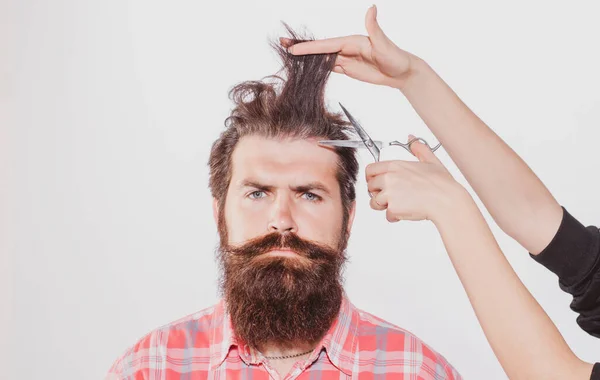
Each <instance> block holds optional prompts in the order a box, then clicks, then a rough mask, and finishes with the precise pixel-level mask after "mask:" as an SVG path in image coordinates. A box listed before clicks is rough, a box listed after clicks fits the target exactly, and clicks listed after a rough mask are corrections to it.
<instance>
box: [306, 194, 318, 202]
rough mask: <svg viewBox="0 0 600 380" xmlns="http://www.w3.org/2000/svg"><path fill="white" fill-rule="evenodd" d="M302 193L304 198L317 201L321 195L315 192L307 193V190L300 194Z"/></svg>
mask: <svg viewBox="0 0 600 380" xmlns="http://www.w3.org/2000/svg"><path fill="white" fill-rule="evenodd" d="M302 195H303V196H304V197H305V198H306V199H308V200H309V201H312V202H318V201H320V200H321V197H320V196H318V195H317V194H315V193H308V192H307V193H304V194H302Z"/></svg>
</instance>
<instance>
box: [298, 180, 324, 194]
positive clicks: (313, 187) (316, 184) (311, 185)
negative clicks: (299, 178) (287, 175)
mask: <svg viewBox="0 0 600 380" xmlns="http://www.w3.org/2000/svg"><path fill="white" fill-rule="evenodd" d="M290 188H291V189H292V190H294V191H296V192H301V193H304V192H307V191H311V190H320V191H322V192H324V193H325V194H327V195H331V193H330V192H329V189H328V188H327V186H325V185H324V184H322V183H321V182H310V183H309V184H306V185H300V186H291V187H290Z"/></svg>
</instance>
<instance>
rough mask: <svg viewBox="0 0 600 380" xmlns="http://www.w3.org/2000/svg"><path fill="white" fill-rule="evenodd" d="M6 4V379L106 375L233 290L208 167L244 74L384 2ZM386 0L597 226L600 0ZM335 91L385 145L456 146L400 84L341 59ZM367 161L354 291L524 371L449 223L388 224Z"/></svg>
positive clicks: (455, 345) (418, 329)
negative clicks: (477, 312) (297, 34)
mask: <svg viewBox="0 0 600 380" xmlns="http://www.w3.org/2000/svg"><path fill="white" fill-rule="evenodd" d="M6 1H8V0H3V2H2V5H1V7H0V10H1V12H0V13H1V14H2V16H1V17H2V19H3V20H4V21H3V22H2V25H1V29H0V31H1V32H2V33H0V34H2V36H3V37H2V44H3V45H2V54H3V57H4V58H5V59H2V60H1V61H2V62H1V65H2V66H1V68H2V71H1V74H2V77H1V81H0V95H1V98H0V99H1V101H2V107H1V108H0V111H1V113H0V116H1V117H2V123H1V124H0V125H1V126H2V130H1V135H0V138H1V144H2V146H1V148H2V150H1V152H2V156H1V157H2V161H1V166H0V167H1V168H2V171H3V173H2V178H3V181H2V182H3V184H2V186H0V188H1V191H2V197H1V198H2V202H3V203H2V204H1V206H2V209H1V211H0V213H1V214H2V217H1V218H0V221H1V222H2V229H1V231H2V234H1V235H0V236H1V239H0V241H1V245H0V248H1V250H2V252H1V253H2V255H1V256H0V259H1V261H0V289H1V290H2V294H1V303H0V305H1V307H2V312H1V313H0V316H1V318H2V320H1V321H0V334H1V338H0V344H1V346H0V349H1V351H0V360H2V361H5V362H6V363H0V364H1V367H0V368H2V369H3V370H2V371H3V372H2V373H0V378H2V379H5V378H6V379H42V378H43V379H93V378H102V377H103V376H104V374H105V372H106V370H107V369H108V367H109V366H110V365H111V364H112V362H113V360H114V359H116V358H117V357H118V356H119V355H120V354H121V353H122V352H123V351H124V350H125V349H126V348H127V347H128V346H130V345H131V344H133V343H134V342H135V341H136V340H137V339H138V338H140V337H141V336H142V335H144V334H146V333H147V332H148V331H150V330H152V329H154V328H156V327H158V326H160V325H162V324H165V323H168V322H170V321H172V320H174V319H177V318H180V317H182V316H184V315H187V314H189V313H192V312H194V311H196V310H199V309H202V308H205V307H208V306H210V305H212V304H213V303H214V302H215V301H216V297H217V288H216V279H217V267H216V264H215V258H214V248H215V246H216V243H217V234H216V228H215V226H214V224H213V219H212V211H211V199H210V196H209V193H208V189H207V181H208V171H207V167H206V162H207V160H208V154H209V149H210V146H211V144H212V142H213V140H214V139H215V138H216V137H217V136H218V134H219V133H220V131H221V130H222V127H223V121H224V119H225V117H226V116H227V115H228V112H229V109H230V106H231V104H230V102H229V99H228V98H227V91H228V90H229V88H230V87H231V86H232V85H234V84H235V83H237V82H239V81H242V80H250V79H260V78H262V77H263V76H265V75H269V74H273V73H274V72H275V71H276V70H277V69H278V68H279V62H278V61H277V59H276V56H275V54H274V53H273V52H272V50H271V48H270V47H269V45H268V40H269V39H270V38H276V37H277V36H279V35H280V33H282V31H283V28H282V26H281V23H280V21H282V20H283V21H285V22H288V23H289V24H290V25H291V26H292V27H295V28H302V27H306V28H307V29H308V30H309V31H310V32H312V33H313V34H314V35H315V37H317V38H325V37H334V36H342V35H347V34H355V33H360V34H364V33H366V31H365V29H364V15H365V12H366V10H367V8H368V6H370V5H371V3H369V2H365V1H353V2H349V1H341V0H340V1H322V0H321V1H292V2H289V1H268V2H267V1H262V2H256V1H253V2H242V1H238V2H231V1H229V2H227V1H220V2H218V1H212V2H204V3H202V2H200V1H199V0H195V1H186V2H183V1H169V2H160V4H159V2H149V1H82V0H72V1H52V2H50V1H18V2H17V1H14V2H10V3H9V2H6ZM377 5H378V7H379V21H380V24H381V25H382V27H383V29H384V31H386V33H387V34H388V36H389V37H390V38H391V39H392V40H393V41H395V42H396V43H397V44H398V45H399V46H400V47H402V48H404V49H406V50H408V51H411V52H413V53H415V54H417V55H419V56H421V57H423V58H424V59H425V60H426V61H427V62H428V63H429V64H430V65H431V66H432V67H433V68H434V69H435V70H436V71H437V72H438V73H439V74H440V75H441V76H442V77H443V78H444V79H445V80H446V81H447V82H448V83H449V84H450V86H452V87H453V89H454V90H455V91H456V92H457V93H458V94H459V96H460V97H461V98H462V99H463V100H464V101H465V102H466V103H467V104H468V105H469V106H470V107H471V108H472V109H473V110H474V111H475V112H476V113H477V114H478V115H479V116H480V117H481V118H482V119H483V120H484V121H485V122H486V123H488V124H489V125H490V126H491V127H492V128H493V129H494V130H495V131H496V132H497V133H498V134H499V135H500V136H501V137H502V138H504V139H505V141H507V142H508V143H509V144H510V145H511V146H512V147H513V148H514V149H515V150H516V151H517V152H518V153H519V154H520V155H521V156H522V157H523V158H524V159H525V160H526V161H527V162H528V164H530V166H531V167H532V168H533V169H534V171H535V172H536V173H537V174H538V175H539V176H540V177H541V178H542V180H543V181H544V182H545V184H546V185H547V186H548V187H549V188H550V190H551V191H552V192H553V194H554V195H555V196H556V197H557V198H558V199H559V200H560V202H561V203H562V204H563V205H565V206H566V207H567V209H568V210H569V211H570V212H571V213H573V214H574V215H575V216H576V217H577V218H578V219H579V220H580V221H581V222H582V223H584V224H586V225H589V224H596V225H598V224H600V202H599V201H598V199H599V198H598V192H599V189H600V184H599V183H598V178H599V176H598V156H597V144H598V140H599V139H600V132H599V127H600V92H599V91H598V88H599V87H600V75H599V73H598V67H600V54H599V52H598V46H599V42H598V38H599V37H600V23H598V19H597V15H598V12H597V4H596V2H595V1H592V0H590V1H571V2H569V4H568V5H566V3H565V2H549V1H516V0H510V1H509V0H507V1H503V2H482V1H476V0H471V1H466V0H462V1H452V2H446V1H441V0H440V1H410V2H409V1H397V0H395V1H380V2H378V3H377ZM327 97H328V99H329V100H330V103H331V106H332V107H335V105H336V104H337V102H338V101H340V102H342V103H344V105H346V106H347V107H348V109H349V110H351V112H353V114H354V115H355V116H357V117H358V118H359V119H360V120H361V122H362V123H363V125H364V126H365V127H366V128H368V130H369V131H370V132H371V134H372V135H373V136H375V137H377V138H380V139H384V140H388V139H400V140H404V141H405V140H406V138H407V135H408V134H409V133H413V134H416V135H417V136H422V137H424V138H426V139H428V140H430V141H431V142H434V141H435V139H434V138H433V136H432V135H431V133H430V132H429V131H428V130H427V128H426V127H425V126H424V124H423V122H422V121H421V120H420V119H419V118H418V117H417V115H416V114H415V112H414V111H413V110H412V108H411V107H410V105H409V104H408V102H407V101H406V100H405V99H404V98H403V97H402V95H401V94H400V93H399V92H397V91H394V90H392V89H390V88H384V87H378V86H373V85H369V84H365V83H361V82H358V81H354V80H351V79H349V78H345V77H342V76H340V75H338V74H334V75H333V76H332V78H331V80H330V82H329V87H328V92H327ZM448 127H449V128H451V127H452V126H451V125H449V126H448ZM392 153H393V154H392V155H391V156H390V155H389V154H390V153H389V152H388V157H395V158H403V159H410V158H409V155H408V153H406V152H405V151H403V150H398V151H393V152H392ZM439 156H440V157H441V158H442V159H443V160H444V162H445V163H446V164H447V165H448V167H449V168H450V169H451V170H452V172H453V173H454V174H455V175H456V178H457V179H458V180H459V181H461V183H463V184H464V183H465V182H464V179H463V177H461V176H460V175H459V174H458V172H457V171H456V168H455V166H454V165H453V163H452V162H451V161H450V160H449V158H448V157H447V155H446V154H445V152H443V151H440V152H439ZM384 158H386V157H385V156H384ZM368 162H370V157H369V156H368V155H367V153H366V152H362V153H361V165H362V166H361V175H360V181H359V183H358V204H359V205H358V214H357V218H356V222H355V226H354V230H353V234H352V237H351V241H350V246H349V253H350V256H351V262H350V263H349V265H348V267H347V271H346V289H347V291H348V293H349V295H350V297H351V299H352V301H353V302H354V303H355V304H356V305H357V306H358V307H360V308H363V309H365V310H367V311H369V312H371V313H373V314H375V315H378V316H380V317H382V318H384V319H386V320H388V321H390V322H392V323H394V324H397V325H399V326H402V327H404V328H406V329H408V330H410V331H412V332H413V333H415V334H416V335H417V336H419V337H420V338H421V339H423V340H424V341H425V342H427V343H429V344H430V345H431V346H433V347H434V348H435V349H436V350H437V351H439V352H440V353H442V354H443V355H444V356H446V358H447V359H448V360H449V361H450V362H451V363H452V364H453V365H454V366H455V367H456V368H457V369H458V370H459V371H460V372H461V373H462V374H463V376H465V378H467V379H504V378H506V375H505V374H504V373H503V371H502V369H501V367H500V366H499V364H498V363H497V361H496V359H495V358H494V356H493V353H492V351H491V349H490V348H489V346H488V344H487V342H486V340H485V338H484V335H483V333H482V331H481V329H480V327H479V326H478V324H477V321H476V319H475V316H474V313H473V312H472V310H471V308H470V305H469V303H468V301H467V297H466V296H465V293H464V291H463V289H462V288H461V285H460V283H459V281H458V279H457V276H456V274H455V273H454V271H453V268H452V267H451V265H450V262H449V260H448V257H447V255H446V253H445V251H444V247H443V245H442V243H441V241H440V238H439V236H438V234H437V231H436V230H435V228H434V227H433V225H431V224H428V223H425V222H424V223H410V222H402V223H399V224H388V223H387V222H386V220H385V216H384V215H383V214H381V213H377V212H375V211H373V210H371V209H370V208H369V207H368V195H367V192H366V187H365V183H364V180H363V175H362V173H364V172H363V171H362V169H364V165H365V164H367V163H368ZM485 215H486V218H488V220H489V221H491V219H489V217H488V214H487V213H485ZM492 228H493V231H494V233H495V235H496V236H497V238H498V240H499V243H500V245H501V247H502V248H503V250H504V252H505V253H506V255H507V256H508V258H509V260H510V262H511V263H512V264H513V265H514V267H515V269H516V271H517V272H518V274H519V275H520V276H521V278H522V279H523V281H524V282H525V284H526V285H527V287H528V288H529V289H530V291H531V292H532V293H533V294H534V296H535V297H536V298H537V299H538V300H539V302H540V303H541V304H542V306H543V307H544V308H545V310H546V311H547V312H548V314H549V315H550V316H551V318H552V319H553V320H554V322H555V323H556V324H557V325H558V327H559V329H560V331H561V332H562V333H563V334H564V336H565V338H566V340H567V342H568V343H569V344H570V346H571V347H572V349H573V350H574V351H575V353H576V354H577V355H579V356H580V357H581V358H582V359H585V360H588V361H594V360H600V340H598V339H594V338H592V337H590V336H588V335H587V334H586V333H584V332H583V331H581V330H580V329H579V327H578V326H577V325H576V323H575V317H576V315H575V314H574V313H573V312H571V311H570V310H569V302H570V300H571V298H570V296H568V295H567V294H565V293H563V292H562V291H561V290H560V289H559V288H558V284H557V279H556V277H555V276H554V275H552V274H551V273H550V272H548V271H546V270H545V269H544V268H543V267H541V266H540V265H538V264H537V263H535V262H534V261H533V260H532V259H530V258H529V256H528V255H527V252H526V251H525V250H524V249H522V248H521V247H519V246H518V245H517V244H516V243H514V242H513V241H511V240H510V239H509V238H507V237H506V236H505V235H504V234H503V233H502V232H501V231H499V229H498V228H497V227H495V226H493V225H492ZM506 312H507V313H510V312H511V311H510V310H507V311H506ZM6 337H8V339H7V338H6ZM9 365H12V367H9ZM10 370H12V371H14V372H12V373H11V372H5V371H10ZM4 376H6V377H4Z"/></svg>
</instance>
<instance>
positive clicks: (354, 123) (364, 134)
mask: <svg viewBox="0 0 600 380" xmlns="http://www.w3.org/2000/svg"><path fill="white" fill-rule="evenodd" d="M339 105H340V107H342V111H344V113H345V114H346V117H347V118H348V120H350V123H352V126H353V127H354V129H355V130H356V133H358V136H359V137H360V138H361V139H362V141H363V143H364V144H365V146H366V147H367V149H369V152H371V154H372V155H373V158H375V161H379V148H378V147H377V146H376V145H375V143H374V142H373V140H372V139H371V137H369V134H368V133H367V132H366V131H365V130H364V129H363V127H361V126H360V124H359V122H358V121H357V120H356V119H354V117H353V116H352V115H351V114H350V112H348V110H347V109H346V108H345V107H344V106H343V105H342V103H339Z"/></svg>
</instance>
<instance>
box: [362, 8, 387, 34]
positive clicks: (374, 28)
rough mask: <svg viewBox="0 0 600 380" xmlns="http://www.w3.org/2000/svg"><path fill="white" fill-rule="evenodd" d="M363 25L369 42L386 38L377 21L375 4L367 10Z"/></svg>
mask: <svg viewBox="0 0 600 380" xmlns="http://www.w3.org/2000/svg"><path fill="white" fill-rule="evenodd" d="M365 27H366V28H367V33H368V34H369V37H370V38H371V43H373V42H375V43H377V42H383V41H386V40H388V38H387V36H386V35H385V33H383V30H382V29H381V27H380V26H379V23H378V22H377V6H376V5H375V4H373V5H372V6H371V8H369V10H368V11H367V15H366V16H365Z"/></svg>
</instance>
